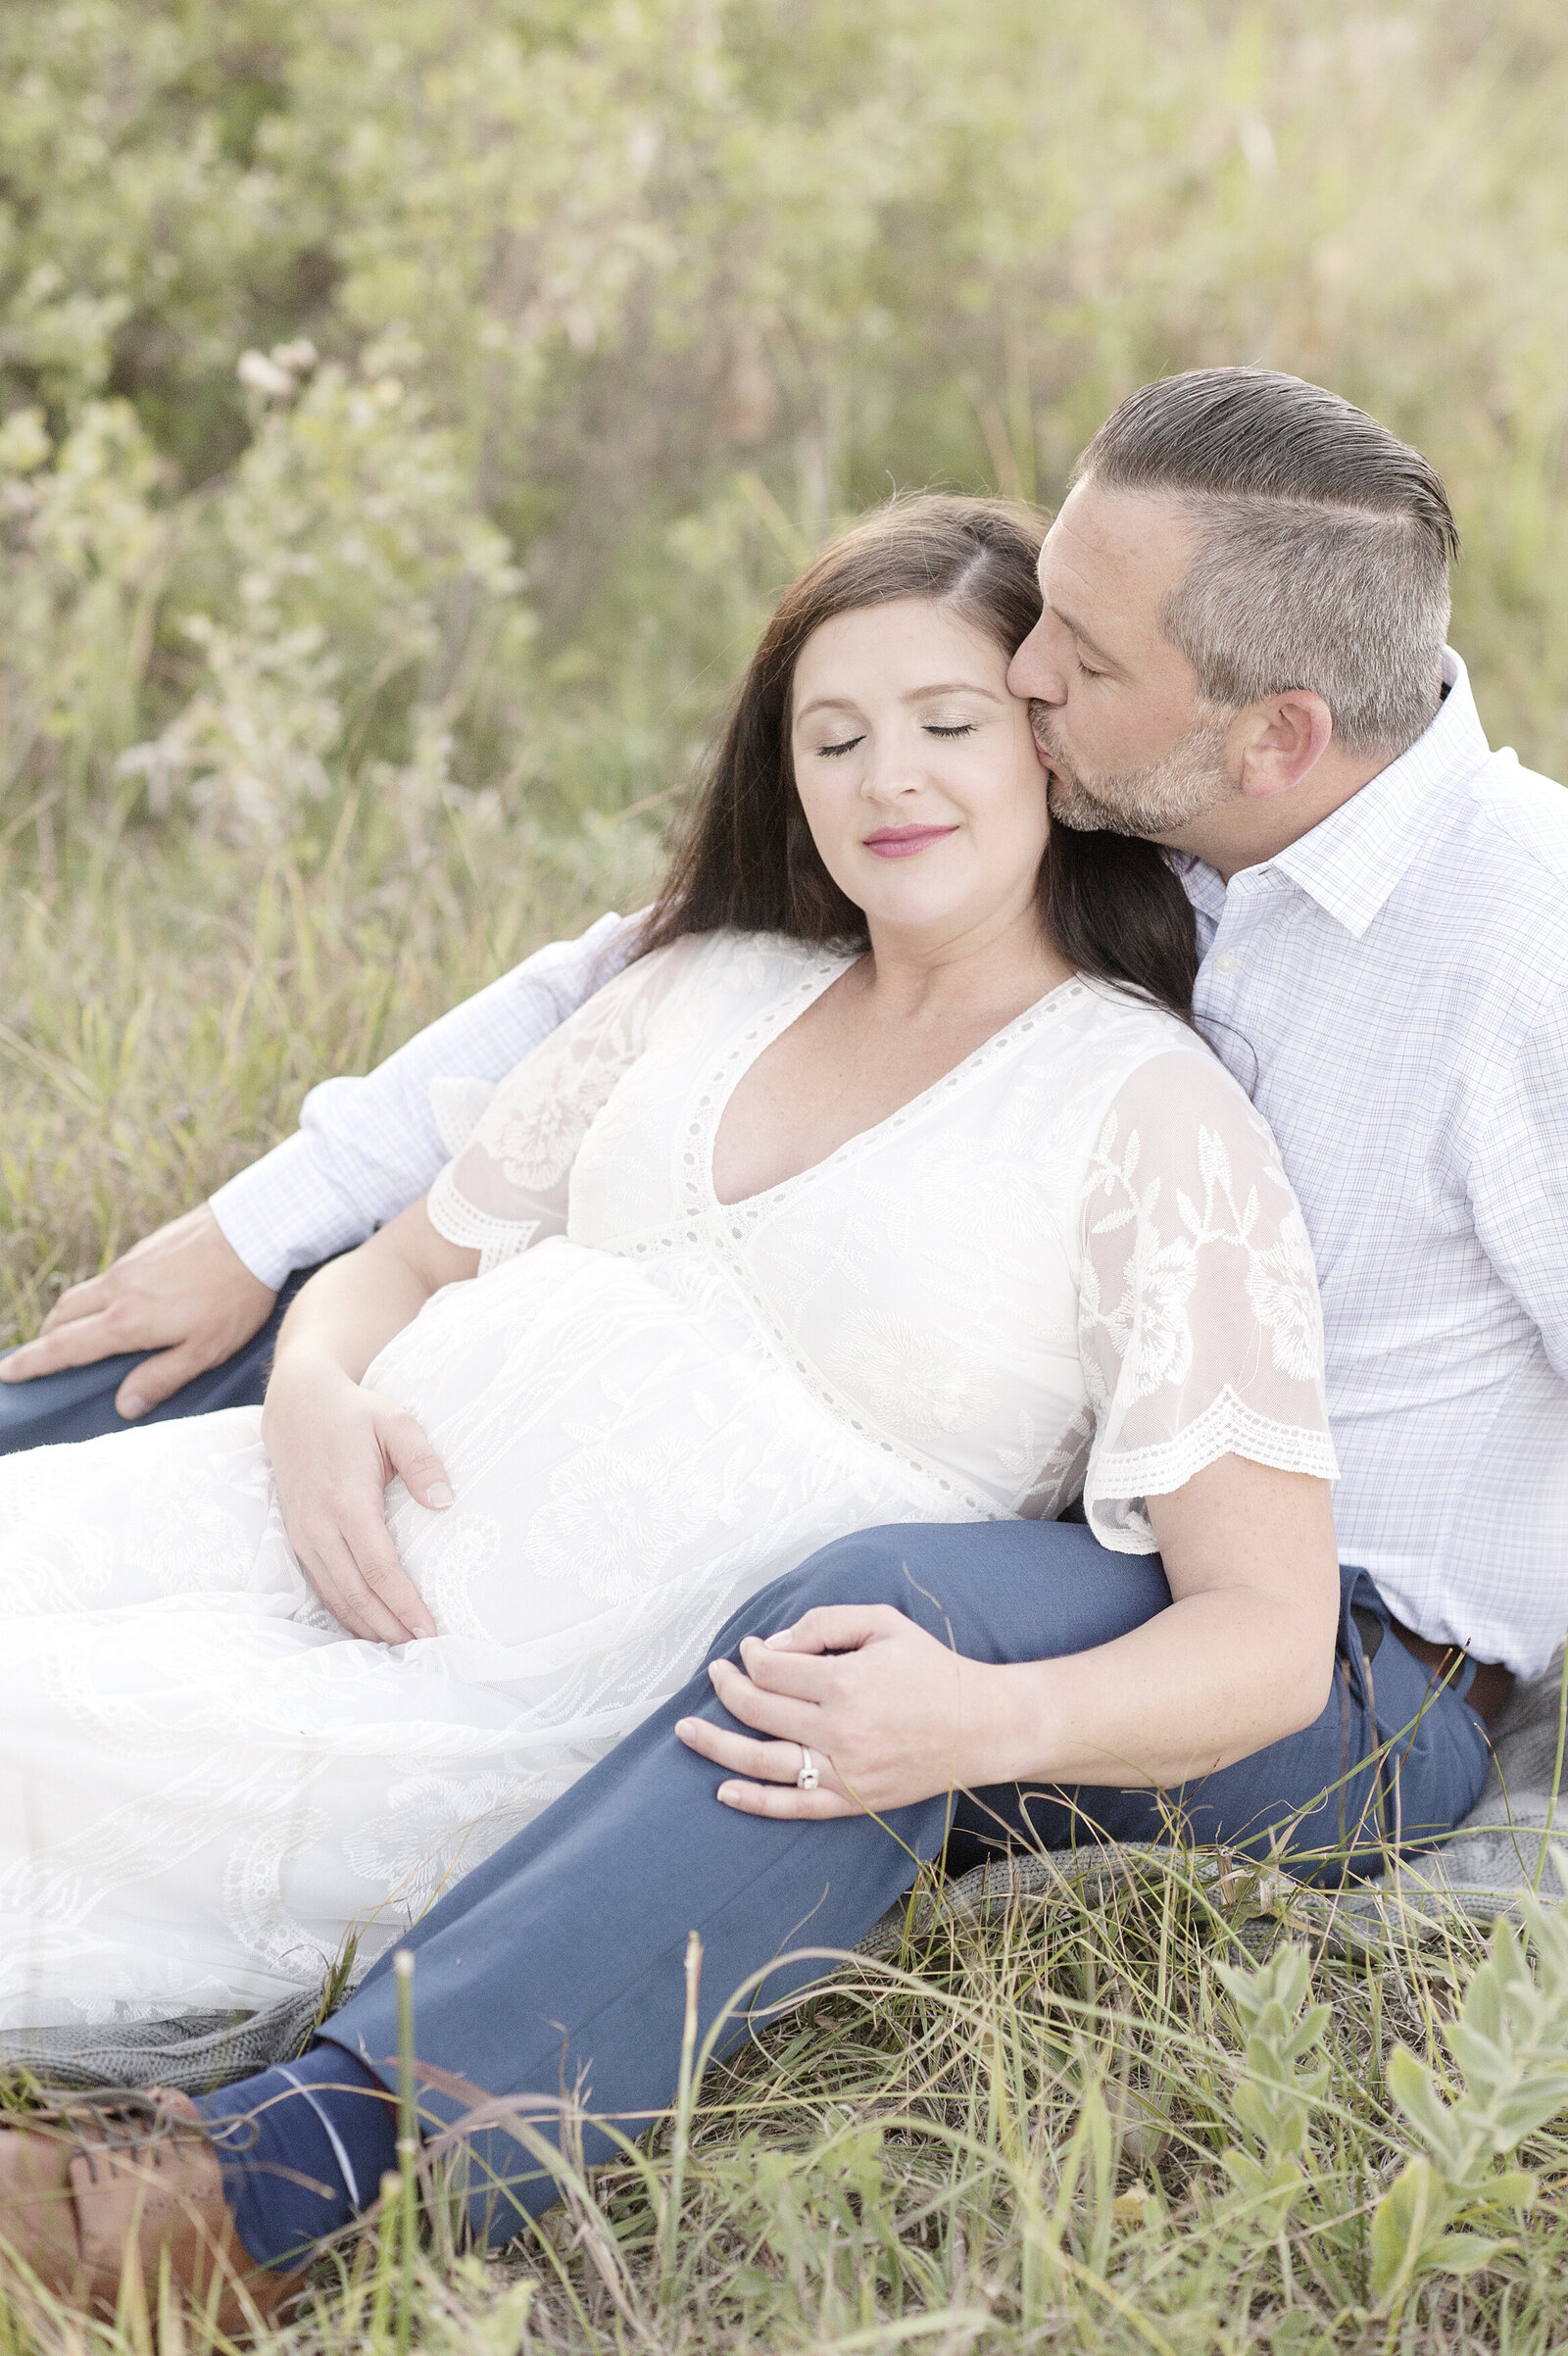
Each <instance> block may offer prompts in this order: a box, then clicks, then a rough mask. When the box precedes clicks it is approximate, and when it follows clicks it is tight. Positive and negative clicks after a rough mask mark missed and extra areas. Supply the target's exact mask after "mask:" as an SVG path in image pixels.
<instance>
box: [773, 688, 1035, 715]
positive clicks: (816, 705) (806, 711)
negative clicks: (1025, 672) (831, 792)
mask: <svg viewBox="0 0 1568 2356" xmlns="http://www.w3.org/2000/svg"><path fill="white" fill-rule="evenodd" d="M952 695H965V696H984V698H985V700H986V702H987V703H988V704H1006V703H1009V702H1010V701H1011V698H1010V697H1008V696H1005V695H998V693H997V691H996V689H995V688H994V687H982V686H980V684H979V683H978V681H977V680H974V679H938V680H937V681H936V682H935V683H934V684H933V685H932V686H930V687H911V688H910V689H909V691H908V693H907V695H904V696H901V697H900V698H899V701H900V703H901V704H919V703H922V702H923V701H924V699H925V698H926V697H927V696H952ZM858 710H859V706H858V704H857V703H856V702H855V700H854V698H853V697H852V696H813V697H812V699H811V701H810V703H809V704H803V705H802V706H801V709H800V711H799V712H797V713H796V714H795V717H796V719H797V720H807V719H809V718H810V716H811V714H812V712H858Z"/></svg>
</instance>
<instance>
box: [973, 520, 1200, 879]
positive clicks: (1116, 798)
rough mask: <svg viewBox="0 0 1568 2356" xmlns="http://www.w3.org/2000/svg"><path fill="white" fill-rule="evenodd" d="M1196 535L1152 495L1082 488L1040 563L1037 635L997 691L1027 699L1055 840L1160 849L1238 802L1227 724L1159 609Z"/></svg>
mask: <svg viewBox="0 0 1568 2356" xmlns="http://www.w3.org/2000/svg"><path fill="white" fill-rule="evenodd" d="M1191 555H1192V531H1191V525H1190V523H1189V522H1188V519H1187V517H1186V515H1184V513H1183V511H1182V509H1181V507H1180V505H1179V504H1178V502H1176V501H1175V500H1173V499H1169V498H1166V497H1161V496H1159V495H1156V494H1153V493H1142V492H1129V491H1121V492H1117V491H1102V490H1100V489H1099V488H1098V487H1097V485H1096V484H1095V483H1094V482H1093V481H1090V482H1083V483H1080V484H1079V485H1078V487H1077V489H1076V490H1075V491H1073V492H1072V493H1071V494H1070V496H1069V497H1068V499H1067V501H1066V504H1065V505H1064V506H1063V508H1062V510H1061V513H1060V515H1058V516H1057V517H1056V520H1055V522H1054V524H1053V525H1052V527H1051V530H1050V532H1049V533H1048V534H1047V536H1046V544H1045V547H1044V548H1043V549H1042V550H1041V552H1040V588H1041V594H1042V596H1043V598H1044V600H1045V606H1044V611H1043V612H1042V614H1041V616H1040V619H1039V621H1038V622H1037V623H1036V625H1035V627H1034V629H1033V630H1032V631H1031V632H1030V634H1029V636H1028V637H1027V638H1026V639H1025V640H1024V642H1023V644H1022V646H1021V647H1019V649H1018V651H1017V653H1016V654H1015V655H1014V657H1013V659H1012V665H1011V668H1010V669H1009V671H1008V673H1007V685H1008V686H1009V687H1010V688H1011V690H1012V692H1013V694H1014V695H1016V696H1026V697H1027V698H1028V699H1029V704H1030V716H1031V719H1032V722H1033V725H1034V731H1035V740H1036V742H1037V743H1038V745H1039V747H1040V753H1041V758H1042V760H1043V761H1045V762H1046V763H1047V765H1048V767H1049V768H1050V771H1051V782H1050V805H1051V814H1052V816H1053V817H1054V818H1055V819H1057V820H1059V822H1060V823H1061V824H1062V825H1064V826H1073V827H1078V828H1082V829H1094V828H1097V827H1098V828H1104V829H1105V830H1107V831H1108V832H1110V833H1113V834H1140V835H1151V836H1153V837H1155V838H1156V839H1159V840H1170V839H1172V838H1173V837H1174V836H1175V835H1176V834H1178V833H1179V832H1180V831H1181V830H1182V829H1183V828H1184V827H1185V826H1187V825H1188V824H1189V822H1190V821H1191V820H1192V819H1194V818H1196V817H1199V816H1201V814H1202V813H1204V812H1205V811H1207V810H1213V809H1216V808H1217V807H1218V806H1219V805H1220V804H1221V803H1224V802H1229V801H1233V800H1235V799H1237V798H1238V797H1239V796H1240V793H1241V786H1240V782H1239V780H1238V779H1237V778H1235V777H1233V776H1232V774H1231V771H1230V768H1229V766H1228V763H1227V761H1226V740H1227V731H1228V725H1229V720H1230V716H1231V715H1230V714H1228V713H1223V712H1218V711H1216V710H1215V708H1214V707H1213V706H1212V705H1210V704H1206V703H1204V701H1203V700H1202V698H1201V696H1200V694H1199V692H1198V681H1197V678H1196V677H1195V675H1194V672H1193V667H1192V664H1191V663H1189V662H1188V660H1187V658H1186V656H1185V655H1183V654H1182V653H1181V652H1180V650H1179V649H1178V648H1176V647H1174V646H1172V644H1171V642H1170V640H1169V639H1168V638H1167V637H1166V636H1165V633H1164V630H1163V629H1162V627H1161V626H1160V619H1159V609H1160V604H1161V601H1162V600H1163V598H1164V597H1165V596H1166V594H1167V592H1168V591H1170V590H1171V589H1173V588H1174V587H1175V586H1176V584H1177V582H1178V581H1179V580H1180V579H1181V578H1182V576H1183V574H1184V573H1185V571H1186V569H1187V565H1188V563H1189V561H1190V558H1191Z"/></svg>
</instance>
